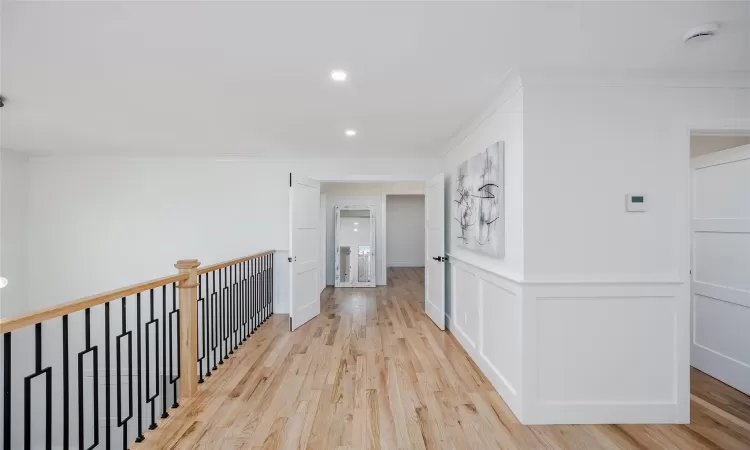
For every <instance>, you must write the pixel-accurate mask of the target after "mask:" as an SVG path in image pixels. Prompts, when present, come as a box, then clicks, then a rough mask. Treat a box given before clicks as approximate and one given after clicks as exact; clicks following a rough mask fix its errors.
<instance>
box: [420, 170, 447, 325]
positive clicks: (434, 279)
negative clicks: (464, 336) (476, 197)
mask: <svg viewBox="0 0 750 450" xmlns="http://www.w3.org/2000/svg"><path fill="white" fill-rule="evenodd" d="M444 197H445V175H443V174H442V173H440V174H437V175H436V176H435V177H434V178H432V180H430V181H429V182H428V183H427V186H426V189H425V216H424V217H425V264H424V267H425V289H424V296H425V298H424V311H425V313H426V314H427V315H428V316H429V317H430V319H432V321H433V322H435V325H437V326H438V328H440V329H441V330H444V329H445V203H444Z"/></svg>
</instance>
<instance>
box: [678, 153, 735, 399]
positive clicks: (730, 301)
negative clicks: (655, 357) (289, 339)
mask: <svg viewBox="0 0 750 450" xmlns="http://www.w3.org/2000/svg"><path fill="white" fill-rule="evenodd" d="M692 169H693V174H692V175H693V183H692V191H693V236H692V244H693V267H692V315H693V317H692V321H691V325H692V329H691V335H692V339H691V348H690V363H691V365H693V366H694V367H695V368H697V369H699V370H701V371H703V372H705V373H707V374H709V375H711V376H712V377H714V378H717V379H719V380H721V381H723V382H724V383H726V384H728V385H730V386H732V387H734V388H736V389H739V390H740V391H742V392H744V393H746V394H750V145H745V146H742V147H737V148H734V149H729V150H724V151H721V152H716V153H711V154H708V155H705V156H700V157H697V158H694V159H693V161H692Z"/></svg>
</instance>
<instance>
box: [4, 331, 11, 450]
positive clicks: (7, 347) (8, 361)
mask: <svg viewBox="0 0 750 450" xmlns="http://www.w3.org/2000/svg"><path fill="white" fill-rule="evenodd" d="M10 344H11V341H10V333H5V336H4V337H3V345H4V348H3V360H4V361H3V449H4V450H11V449H10V417H11V416H10V370H11V367H12V366H11V359H10V356H11V353H10V352H11V345H10Z"/></svg>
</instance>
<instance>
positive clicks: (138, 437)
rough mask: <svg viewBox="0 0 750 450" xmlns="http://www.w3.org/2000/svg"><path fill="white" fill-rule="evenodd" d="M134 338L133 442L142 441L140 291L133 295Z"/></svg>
mask: <svg viewBox="0 0 750 450" xmlns="http://www.w3.org/2000/svg"><path fill="white" fill-rule="evenodd" d="M135 299H136V300H135V338H136V341H137V344H136V361H135V368H136V371H137V372H138V417H136V420H135V423H136V427H137V435H136V437H135V442H143V411H142V410H141V408H142V406H141V400H142V394H143V391H142V386H141V384H142V383H141V381H142V379H143V374H142V373H141V293H140V292H139V293H137V294H136V295H135Z"/></svg>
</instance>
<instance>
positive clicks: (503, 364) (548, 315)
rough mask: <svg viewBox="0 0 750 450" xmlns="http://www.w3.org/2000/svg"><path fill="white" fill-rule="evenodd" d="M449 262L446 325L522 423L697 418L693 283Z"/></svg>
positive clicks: (684, 419)
mask: <svg viewBox="0 0 750 450" xmlns="http://www.w3.org/2000/svg"><path fill="white" fill-rule="evenodd" d="M450 267H451V269H450V285H451V286H452V289H451V291H450V314H449V315H447V323H448V328H449V329H450V331H451V332H452V333H453V335H454V336H455V337H456V340H457V341H458V342H459V343H460V344H461V346H462V347H463V348H464V349H465V350H466V352H467V353H468V354H469V356H470V357H471V358H472V360H473V361H474V362H475V363H476V365H477V367H479V369H480V370H481V371H482V372H483V373H484V374H485V376H486V377H487V378H488V379H489V380H490V382H491V383H492V385H493V386H494V387H495V389H496V390H497V392H498V393H499V394H500V396H501V397H502V398H503V400H504V401H505V402H506V403H507V404H508V406H509V407H510V409H511V410H512V411H513V413H514V414H515V415H516V417H518V419H519V420H520V421H521V423H523V424H526V425H532V424H571V423H578V424H585V423H685V422H688V421H689V375H690V372H689V314H690V312H689V311H690V310H689V303H688V302H687V300H686V299H687V296H688V284H687V283H682V282H680V281H679V280H658V281H655V282H654V281H646V282H637V281H636V280H628V281H627V282H623V281H622V280H620V281H600V280H588V281H586V282H576V281H573V280H567V281H565V282H559V281H547V282H541V283H540V282H536V281H521V282H515V281H513V280H511V279H509V278H507V277H504V276H502V275H500V274H496V273H492V272H490V271H488V270H487V269H485V268H481V267H477V266H476V265H474V264H471V263H468V262H465V261H464V260H463V258H455V257H452V258H451V259H450ZM467 283H473V285H468V284H467ZM474 317H475V318H476V322H473V321H472V320H474ZM641 363H643V364H641Z"/></svg>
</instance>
